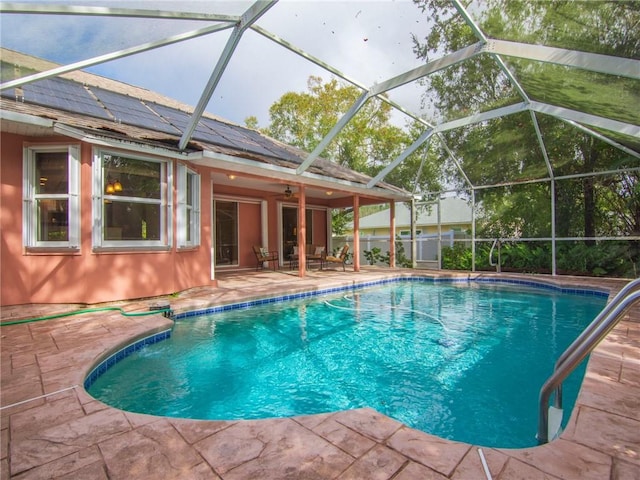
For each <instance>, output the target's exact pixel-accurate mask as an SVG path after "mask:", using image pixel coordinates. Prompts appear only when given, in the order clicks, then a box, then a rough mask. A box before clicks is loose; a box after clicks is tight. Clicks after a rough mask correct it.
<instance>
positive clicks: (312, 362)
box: [89, 282, 606, 447]
mask: <svg viewBox="0 0 640 480" xmlns="http://www.w3.org/2000/svg"><path fill="white" fill-rule="evenodd" d="M605 301H606V299H605V297H604V296H585V295H569V294H559V293H554V292H550V291H547V290H541V289H537V288H522V287H509V286H496V285H473V284H470V285H469V284H439V283H418V282H398V283H393V284H390V285H383V286H378V287H374V288H368V289H362V290H349V291H346V292H344V293H341V294H338V295H330V296H329V295H328V296H323V297H319V298H312V299H309V298H307V299H303V300H295V301H287V302H282V303H276V304H269V305H262V306H254V307H251V308H247V309H240V310H233V311H228V312H224V313H216V314H212V315H202V316H197V317H191V318H184V319H181V320H178V321H177V322H176V325H175V327H174V329H173V332H172V333H171V337H170V338H169V339H167V340H164V341H161V342H159V343H156V344H153V345H149V346H146V347H145V348H142V349H140V350H137V351H135V352H134V353H133V354H132V355H130V356H128V357H126V358H124V359H123V360H122V361H119V362H118V363H116V364H115V365H114V366H112V367H111V368H109V369H108V370H107V371H106V372H105V373H104V374H102V375H101V376H99V377H98V378H97V379H95V381H94V382H93V384H92V385H91V386H90V389H89V392H90V393H91V394H92V395H93V396H94V397H96V398H98V399H100V400H102V401H104V402H106V403H108V404H110V405H113V406H115V407H118V408H121V409H124V410H128V411H134V412H141V413H148V414H154V415H163V416H173V417H184V418H196V419H227V420H229V419H255V418H267V417H285V416H293V415H303V414H314V413H323V412H330V411H336V410H344V409H351V408H359V407H365V406H367V407H371V408H374V409H376V410H378V411H379V412H381V413H384V414H386V415H388V416H390V417H393V418H395V419H397V420H399V421H401V422H403V423H405V424H407V425H409V426H411V427H414V428H417V429H420V430H423V431H425V432H428V433H431V434H434V435H438V436H440V437H444V438H448V439H452V440H459V441H464V442H469V443H475V444H478V445H484V446H496V447H526V446H533V445H536V444H537V442H536V439H535V432H536V428H537V413H538V405H537V402H538V392H539V389H540V387H541V386H542V384H543V383H544V381H545V379H546V378H547V377H548V376H549V374H550V373H551V372H552V369H553V364H554V362H555V359H557V358H558V356H559V355H560V354H561V353H562V351H563V350H564V349H565V348H566V347H567V346H568V345H569V344H570V343H571V342H572V341H573V339H574V338H575V337H577V336H578V334H579V333H580V331H581V330H582V329H583V328H584V327H585V326H586V325H587V324H588V323H589V322H590V321H591V320H592V319H593V318H594V317H595V316H596V315H597V313H598V312H599V311H600V310H601V309H602V307H603V306H604V304H605ZM584 367H585V364H584V363H583V365H582V366H581V367H580V369H579V370H578V371H577V372H576V373H574V374H573V375H572V376H571V377H570V379H569V380H568V381H567V382H566V383H565V390H564V406H565V421H566V419H568V416H569V411H570V408H571V406H572V405H573V403H574V402H575V398H576V396H577V392H578V388H579V385H580V383H581V381H582V376H583V374H584Z"/></svg>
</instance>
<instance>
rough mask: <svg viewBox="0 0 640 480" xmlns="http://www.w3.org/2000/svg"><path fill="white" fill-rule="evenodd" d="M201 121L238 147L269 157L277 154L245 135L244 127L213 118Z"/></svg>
mask: <svg viewBox="0 0 640 480" xmlns="http://www.w3.org/2000/svg"><path fill="white" fill-rule="evenodd" d="M200 123H202V124H204V125H206V126H207V127H208V128H209V129H210V130H211V131H213V132H216V134H218V135H220V136H222V137H224V138H225V139H227V141H229V142H232V143H233V144H234V145H235V146H236V148H240V149H242V150H245V151H248V152H253V153H258V154H260V155H267V156H269V157H273V156H275V155H274V154H273V152H272V151H270V150H268V149H266V148H264V147H263V146H261V145H260V144H258V143H256V142H254V141H253V140H251V138H250V137H249V136H247V135H244V133H243V132H244V131H245V130H246V129H244V128H241V127H234V126H232V125H229V124H226V123H223V122H220V121H218V120H213V119H211V118H202V119H201V120H200Z"/></svg>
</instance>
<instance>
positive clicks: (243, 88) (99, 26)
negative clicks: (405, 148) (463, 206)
mask: <svg viewBox="0 0 640 480" xmlns="http://www.w3.org/2000/svg"><path fill="white" fill-rule="evenodd" d="M37 3H56V4H60V2H37ZM66 3H71V4H76V5H95V6H113V7H120V8H141V9H152V10H171V11H191V12H207V13H221V14H228V15H229V14H233V15H239V14H242V13H243V12H244V11H245V10H246V9H247V8H248V7H250V6H251V4H252V2H247V1H242V2H231V1H186V2H175V1H152V0H146V1H138V2H130V1H127V2H123V1H110V2H107V1H102V2H86V1H76V2H66ZM257 24H258V25H260V26H261V27H263V28H264V29H266V30H268V31H269V32H271V33H273V34H275V35H277V36H278V37H280V38H282V39H284V40H286V41H288V42H290V43H292V44H294V45H296V46H297V47H298V48H301V49H302V50H304V51H305V52H307V53H309V54H311V55H313V56H315V57H316V58H318V59H320V60H322V61H323V62H326V63H328V64H330V65H332V66H333V67H335V68H337V69H338V70H339V71H341V72H342V73H343V74H344V75H345V76H347V77H348V78H350V79H353V80H355V81H357V82H358V83H360V84H362V85H365V86H367V87H371V86H373V85H374V84H375V83H378V82H381V81H384V80H386V79H388V78H391V77H394V76H396V75H399V74H401V73H403V72H405V71H407V70H410V69H412V68H415V67H417V66H419V65H421V62H420V61H419V60H418V59H417V58H416V56H415V54H414V53H413V50H412V39H411V35H412V34H415V35H417V36H418V37H419V38H424V37H425V36H426V35H427V33H428V26H429V25H428V24H429V22H428V20H427V18H426V16H424V15H423V14H422V13H421V12H420V10H419V9H418V7H416V6H415V5H414V4H413V3H412V2H411V1H409V0H395V1H394V0H375V1H358V0H349V1H344V0H343V1H328V0H325V1H310V0H305V1H301V0H298V1H294V0H282V1H280V2H278V3H277V4H275V5H274V6H273V7H271V8H270V9H269V10H268V11H267V12H266V13H265V14H264V15H263V16H262V17H261V18H260V19H259V20H258V22H257ZM208 25H211V23H209V22H201V21H182V20H180V21H175V20H157V19H156V20H147V19H140V18H134V19H129V18H107V17H97V16H93V17H88V16H64V15H23V14H3V15H2V16H0V42H1V44H2V46H3V47H6V48H10V49H12V50H17V51H20V52H23V53H28V54H31V55H35V56H38V57H41V58H45V59H47V60H52V61H55V62H58V63H63V64H64V63H72V62H76V61H80V60H84V59H88V58H92V57H95V56H98V55H102V54H106V53H110V52H114V51H118V50H122V49H124V48H128V47H132V46H136V45H141V44H144V43H147V42H151V41H156V40H159V39H162V38H164V37H166V36H169V35H174V34H177V33H181V32H187V31H191V30H195V29H197V28H202V27H204V26H208ZM230 32H231V30H230V29H229V30H225V31H222V32H216V33H214V34H210V35H208V36H206V37H202V38H199V39H193V40H188V41H185V42H181V43H178V44H174V45H172V46H167V47H162V48H159V49H155V50H151V51H149V52H145V53H143V54H136V55H133V56H130V57H126V58H123V59H119V60H115V61H110V62H108V63H104V64H101V65H97V66H94V67H91V68H89V69H87V70H88V71H90V72H92V73H97V74H99V75H103V76H105V77H109V78H112V79H115V80H120V81H123V82H126V83H129V84H132V85H136V86H140V87H144V88H147V89H149V90H153V91H156V92H159V93H161V94H163V95H166V96H169V97H171V98H174V99H177V100H180V101H182V102H184V103H187V104H189V105H192V106H194V105H196V104H197V103H198V100H199V98H200V95H201V92H202V90H203V88H204V86H205V85H206V84H207V82H208V80H209V78H210V76H211V73H212V71H213V69H214V67H215V65H216V63H217V61H218V59H219V58H220V54H221V53H222V51H223V49H224V47H225V44H226V42H227V40H228V38H229V35H230ZM311 75H316V76H320V77H322V78H323V79H324V80H329V79H331V78H332V74H331V73H329V72H327V71H326V70H325V69H323V68H320V67H318V66H316V65H314V64H313V63H311V62H309V61H307V60H306V59H303V58H302V57H300V56H299V55H297V54H295V53H292V52H291V51H289V50H287V49H285V48H283V47H282V46H280V45H278V44H276V43H275V42H273V41H272V40H269V39H267V38H265V37H263V36H262V35H260V34H258V33H256V32H254V31H252V30H248V31H246V32H245V33H244V35H243V36H242V38H241V40H240V42H239V44H238V46H237V47H236V50H235V52H234V54H233V56H232V58H231V61H230V62H229V64H228V65H227V67H226V69H225V71H224V74H223V76H222V78H221V80H220V83H219V84H218V86H217V88H216V89H215V91H214V93H213V95H212V97H211V101H210V102H209V104H208V106H207V109H206V110H207V111H208V112H211V113H214V114H216V115H218V116H221V117H223V118H226V119H228V120H231V121H233V122H236V123H239V124H244V120H245V119H246V118H247V117H249V116H255V117H257V118H258V123H259V126H260V127H265V126H266V125H267V124H268V122H269V115H268V110H269V107H270V106H271V105H272V104H273V103H274V102H276V101H277V100H278V99H279V98H280V97H281V96H282V95H283V94H284V93H286V92H289V91H295V92H303V91H306V90H307V80H308V78H309V76H311ZM423 91H424V88H422V87H420V86H419V85H417V84H410V85H407V86H403V87H399V88H397V89H394V90H392V91H391V92H389V94H390V97H391V98H392V100H394V101H396V102H398V103H399V104H401V105H403V106H404V107H405V108H407V109H408V110H409V111H412V112H414V113H416V114H420V113H421V110H420V103H421V102H420V100H421V95H422V92H423ZM405 120H406V116H404V115H402V114H398V115H394V123H398V124H403V123H404V122H405Z"/></svg>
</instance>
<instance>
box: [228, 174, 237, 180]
mask: <svg viewBox="0 0 640 480" xmlns="http://www.w3.org/2000/svg"><path fill="white" fill-rule="evenodd" d="M227 177H229V180H235V179H236V176H235V175H234V174H233V173H229V174H227Z"/></svg>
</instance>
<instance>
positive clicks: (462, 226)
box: [360, 223, 471, 237]
mask: <svg viewBox="0 0 640 480" xmlns="http://www.w3.org/2000/svg"><path fill="white" fill-rule="evenodd" d="M469 229H471V224H470V223H456V224H444V223H443V224H442V231H443V232H444V231H448V230H461V231H463V232H464V231H467V230H469ZM407 230H411V226H406V225H403V226H396V235H400V232H405V231H407ZM416 230H419V231H421V232H422V233H426V234H435V233H438V225H416ZM368 235H389V229H388V228H361V229H360V236H361V237H366V236H368Z"/></svg>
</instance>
